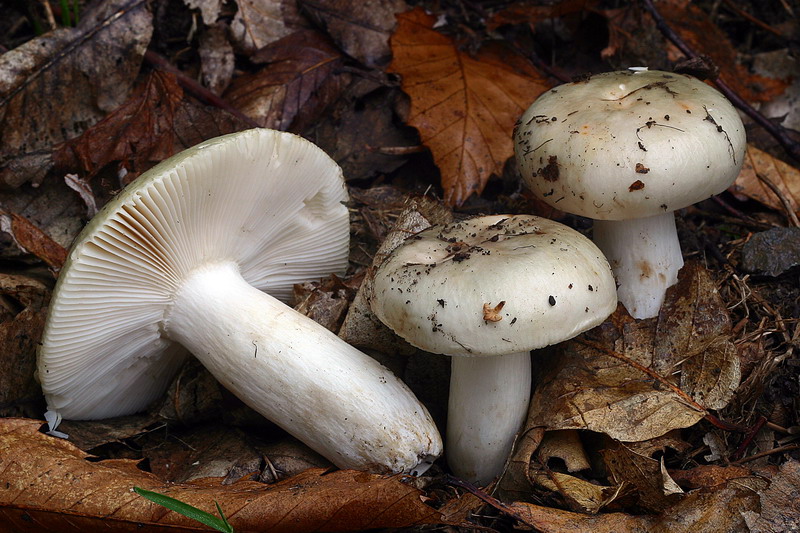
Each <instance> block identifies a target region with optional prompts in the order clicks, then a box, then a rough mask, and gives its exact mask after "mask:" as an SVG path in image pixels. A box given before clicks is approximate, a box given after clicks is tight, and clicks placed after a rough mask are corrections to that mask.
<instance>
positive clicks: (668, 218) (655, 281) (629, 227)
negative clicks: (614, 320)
mask: <svg viewBox="0 0 800 533" xmlns="http://www.w3.org/2000/svg"><path fill="white" fill-rule="evenodd" d="M593 240H594V243H595V244H596V245H597V246H598V247H599V248H600V250H602V251H603V253H604V254H605V256H606V258H607V259H608V262H609V264H610V265H611V269H612V270H613V271H614V277H615V278H616V279H617V298H618V299H619V301H620V302H622V304H623V305H624V306H625V308H626V309H627V310H628V313H630V315H631V316H632V317H634V318H638V319H642V318H651V317H654V316H657V315H658V310H659V309H660V308H661V303H662V302H663V301H664V294H665V293H666V291H667V288H668V287H671V286H672V285H674V284H675V283H676V282H677V281H678V271H679V270H680V269H681V267H682V266H683V255H682V254H681V245H680V242H678V232H677V230H676V229H675V215H674V214H673V213H672V212H670V213H665V214H663V215H657V216H653V217H647V218H637V219H630V220H596V221H595V222H594V238H593Z"/></svg>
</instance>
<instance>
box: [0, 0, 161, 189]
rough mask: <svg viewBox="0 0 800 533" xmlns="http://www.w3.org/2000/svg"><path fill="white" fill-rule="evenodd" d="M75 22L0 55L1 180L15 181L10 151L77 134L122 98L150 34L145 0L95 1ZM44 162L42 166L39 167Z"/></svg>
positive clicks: (37, 148) (18, 153)
mask: <svg viewBox="0 0 800 533" xmlns="http://www.w3.org/2000/svg"><path fill="white" fill-rule="evenodd" d="M93 6H94V9H92V10H91V11H88V12H86V13H84V14H83V15H82V17H81V21H80V24H79V25H78V26H77V27H76V28H69V29H67V28H65V29H59V30H56V31H53V32H50V33H48V34H45V35H43V36H41V37H38V38H36V39H33V40H31V41H29V42H27V43H25V44H23V45H22V46H19V47H17V48H15V49H14V50H11V51H9V52H6V53H5V54H3V55H2V56H0V174H1V176H0V180H2V181H4V182H5V183H6V184H8V185H11V186H15V187H16V186H19V185H20V184H22V183H24V182H25V181H27V180H28V179H30V178H31V177H37V178H40V177H41V176H43V173H42V170H43V169H41V168H36V167H32V168H30V169H28V170H30V171H35V176H31V175H25V174H16V173H14V174H12V173H10V172H5V171H4V169H6V167H8V166H9V165H11V166H12V170H19V169H20V167H19V166H14V165H13V161H14V159H15V158H18V157H24V156H25V155H26V154H27V155H30V154H34V153H37V152H41V151H47V152H49V151H50V150H51V149H52V147H53V145H55V144H57V143H59V142H62V141H65V140H67V139H71V138H73V137H75V136H77V135H79V134H80V133H81V132H82V131H83V130H84V129H85V128H86V127H88V126H91V125H92V124H93V123H95V122H97V121H98V120H100V119H101V118H102V117H103V115H104V113H106V112H109V111H111V110H112V109H114V108H116V107H117V106H119V105H120V104H121V103H122V102H123V101H124V100H125V98H127V96H128V93H129V91H130V88H131V86H132V84H133V81H134V80H135V78H136V75H137V74H138V72H139V66H140V64H141V61H142V56H143V54H144V52H145V49H146V48H147V45H148V43H149V41H150V35H151V34H152V31H153V28H152V21H151V16H150V13H149V11H148V10H147V7H146V2H144V1H143V0H114V1H110V2H97V3H94V4H93ZM44 170H46V168H45V169H44Z"/></svg>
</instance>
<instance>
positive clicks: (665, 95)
mask: <svg viewBox="0 0 800 533" xmlns="http://www.w3.org/2000/svg"><path fill="white" fill-rule="evenodd" d="M514 141H515V150H516V157H517V164H518V165H519V168H520V171H521V173H522V177H523V179H524V180H525V181H526V183H527V185H528V187H530V189H531V190H532V191H533V192H534V194H536V195H537V196H538V197H539V198H541V199H542V200H544V201H545V202H547V203H548V204H550V205H551V206H553V207H556V208H558V209H560V210H562V211H566V212H568V213H573V214H577V215H582V216H585V217H589V218H593V219H595V224H594V242H595V243H596V244H597V245H598V246H599V247H600V249H601V250H603V252H604V253H605V254H606V257H607V258H608V260H609V263H610V264H611V267H612V269H613V270H614V275H615V277H616V279H617V284H618V286H619V289H618V291H619V299H620V301H621V302H622V303H623V304H624V305H625V307H626V308H627V310H628V312H629V313H630V314H631V316H633V317H635V318H649V317H653V316H656V315H657V314H658V310H659V308H660V307H661V303H662V302H663V300H664V294H665V292H666V289H667V288H668V287H670V286H671V285H673V284H675V283H676V282H677V278H678V271H679V270H680V268H681V267H682V266H683V256H682V254H681V249H680V243H679V241H678V236H677V232H676V229H675V216H674V214H673V212H674V211H675V210H677V209H682V208H684V207H687V206H689V205H691V204H693V203H696V202H699V201H701V200H705V199H707V198H709V197H711V196H714V195H715V194H718V193H720V192H722V191H724V190H725V189H726V188H728V187H729V186H730V185H731V183H733V181H734V180H735V179H736V176H737V175H738V173H739V169H740V168H741V166H742V163H743V161H744V151H745V147H746V141H745V131H744V127H743V125H742V121H741V119H740V118H739V115H738V113H737V112H736V110H735V109H734V108H733V106H732V105H731V104H730V103H729V102H728V101H727V100H726V99H725V97H724V96H722V95H721V94H720V93H719V92H717V91H716V90H715V89H713V88H712V87H710V86H709V85H706V84H705V83H703V82H701V81H699V80H697V79H696V78H692V77H690V76H686V75H683V74H675V73H669V72H660V71H656V70H647V69H646V68H643V67H639V68H634V69H629V70H627V71H621V72H608V73H605V74H598V75H595V76H591V77H590V78H588V79H586V80H583V81H578V82H575V83H569V84H566V85H561V86H559V87H556V88H554V89H552V90H550V91H548V92H546V93H544V94H543V95H542V96H540V97H539V98H538V99H537V100H536V101H535V102H534V103H533V105H531V106H530V107H529V108H528V110H527V111H525V113H524V114H523V115H522V118H521V119H520V121H519V122H518V123H517V127H516V128H515V132H514Z"/></svg>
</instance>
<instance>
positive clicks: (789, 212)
mask: <svg viewBox="0 0 800 533" xmlns="http://www.w3.org/2000/svg"><path fill="white" fill-rule="evenodd" d="M756 177H757V178H758V179H759V180H760V181H761V183H763V184H764V185H766V186H767V187H769V189H770V190H771V191H772V192H773V193H775V196H777V197H778V200H780V201H781V204H783V209H784V210H785V211H786V217H787V218H788V219H789V223H791V225H792V226H794V227H795V228H800V220H798V219H797V214H796V213H795V212H794V209H792V204H791V203H790V202H789V199H788V198H786V196H785V195H784V194H783V191H781V190H780V188H779V187H778V186H777V185H775V184H774V183H772V180H771V179H769V178H768V177H766V176H765V175H763V174H762V173H760V172H756Z"/></svg>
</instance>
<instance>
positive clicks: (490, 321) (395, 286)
mask: <svg viewBox="0 0 800 533" xmlns="http://www.w3.org/2000/svg"><path fill="white" fill-rule="evenodd" d="M370 305H371V306H372V310H373V311H374V312H375V314H376V315H377V316H378V317H379V318H380V319H381V320H382V321H383V322H384V323H385V324H386V325H387V326H389V327H390V328H391V329H393V330H394V331H395V332H396V333H397V334H398V335H400V336H401V337H403V338H404V339H405V340H406V341H408V342H409V343H411V344H413V345H414V346H417V347H418V348H421V349H423V350H426V351H428V352H433V353H440V354H446V355H452V356H454V357H453V358H452V373H451V381H450V399H449V406H448V423H447V448H446V449H447V458H448V463H449V464H450V467H451V468H452V470H453V471H454V472H455V473H456V474H457V475H459V476H461V477H463V478H466V479H468V480H471V481H475V482H478V483H488V482H489V481H491V480H492V478H494V477H495V476H497V475H498V474H499V473H500V472H501V470H502V467H503V464H504V462H505V460H506V458H507V456H508V453H509V451H510V449H511V446H512V444H513V440H514V436H515V434H516V432H517V431H518V430H519V429H520V426H521V425H522V423H523V421H524V419H525V415H526V413H527V409H528V402H529V400H530V387H531V361H530V350H532V349H535V348H541V347H543V346H547V345H549V344H554V343H557V342H560V341H563V340H566V339H569V338H572V337H574V336H575V335H577V334H579V333H581V332H583V331H586V330H587V329H590V328H592V327H594V326H596V325H597V324H599V323H600V322H602V321H603V320H604V319H605V318H606V317H607V316H608V315H609V314H611V312H612V311H613V310H614V308H615V306H616V294H615V291H614V279H613V277H612V274H611V270H610V268H609V266H608V263H607V262H606V260H605V258H604V257H603V255H602V254H601V253H600V250H598V249H597V247H596V246H595V245H594V244H592V242H591V241H590V240H589V239H587V238H586V237H584V236H583V235H581V234H580V233H578V232H576V231H575V230H572V229H570V228H568V227H566V226H564V225H562V224H559V223H557V222H553V221H551V220H547V219H544V218H539V217H534V216H500V215H496V216H486V217H479V218H474V219H470V220H466V221H462V222H457V223H453V224H448V225H446V226H433V227H431V228H429V229H427V230H424V231H422V232H420V233H417V234H415V235H413V236H411V237H409V238H408V239H406V240H405V241H404V243H403V244H401V245H400V246H399V247H398V248H396V249H395V250H394V252H392V254H391V255H390V256H389V257H388V258H387V259H386V260H385V261H384V262H383V263H382V264H381V265H380V267H378V269H377V271H376V272H375V275H374V280H373V288H372V294H371V295H370Z"/></svg>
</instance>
